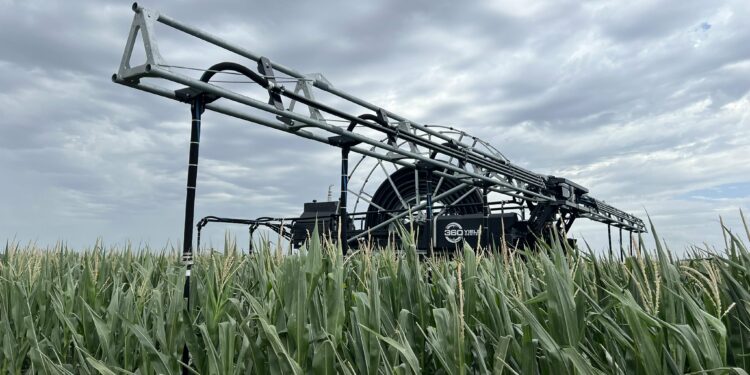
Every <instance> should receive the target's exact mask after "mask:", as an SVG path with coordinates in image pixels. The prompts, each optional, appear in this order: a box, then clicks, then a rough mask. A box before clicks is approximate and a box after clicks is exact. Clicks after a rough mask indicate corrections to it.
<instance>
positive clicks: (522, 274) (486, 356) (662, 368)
mask: <svg viewBox="0 0 750 375" xmlns="http://www.w3.org/2000/svg"><path fill="white" fill-rule="evenodd" d="M724 230H725V233H726V238H727V249H726V250H724V251H722V252H721V253H714V252H711V251H703V252H701V251H699V250H697V249H696V250H694V251H693V252H692V253H691V254H689V256H686V257H683V258H682V259H677V258H676V257H674V256H673V255H672V253H671V252H670V251H669V250H668V249H667V248H665V247H664V245H663V244H662V243H661V242H660V241H659V239H658V237H657V238H655V239H656V243H657V246H656V248H655V249H653V250H651V251H646V250H645V249H643V247H642V246H638V247H636V252H635V254H634V255H633V256H632V257H628V258H627V259H626V260H625V261H624V262H621V261H620V260H619V259H614V258H612V257H607V256H594V255H592V254H590V252H587V251H578V250H574V249H571V248H567V244H564V243H563V244H561V243H559V242H558V243H552V244H550V245H549V246H543V247H541V248H539V249H536V250H535V251H533V252H518V253H512V252H505V253H502V252H499V253H494V252H484V251H481V249H480V250H477V251H474V250H472V249H468V248H467V249H464V251H463V253H462V254H460V255H459V256H457V257H455V258H453V259H444V258H432V259H429V260H426V261H420V260H419V259H418V256H417V254H416V252H415V251H414V248H413V245H411V243H412V242H410V241H409V236H408V235H404V245H403V247H404V249H403V251H395V250H394V249H392V248H386V249H381V250H379V251H369V250H365V251H361V252H359V253H355V254H353V255H350V256H346V257H343V256H342V255H341V252H340V250H339V249H338V248H336V247H335V246H333V245H330V244H329V243H327V242H321V241H320V240H317V236H313V239H312V240H310V242H309V243H308V244H307V245H306V246H305V248H304V249H303V250H302V251H301V252H300V253H299V254H295V255H281V254H280V252H278V249H276V248H273V246H270V245H268V244H267V243H266V244H265V246H260V247H259V248H260V249H259V250H258V251H256V252H255V253H254V254H253V255H250V256H248V255H243V254H240V253H238V251H237V247H236V246H235V244H233V243H232V242H231V241H229V240H228V241H227V242H226V244H225V249H224V251H223V252H222V253H218V252H209V251H203V252H202V254H201V255H200V256H198V257H197V259H196V264H195V266H194V267H193V271H192V278H191V279H192V282H193V284H192V287H191V291H192V294H191V300H192V302H191V303H192V306H191V307H190V308H187V306H186V303H185V300H184V299H183V282H184V267H183V265H182V264H181V263H180V261H179V256H178V253H177V252H176V251H173V250H171V251H168V250H165V251H161V252H158V251H152V250H148V249H142V250H132V249H130V248H124V249H104V248H103V247H102V246H101V245H98V246H96V247H95V248H93V249H90V250H87V251H81V252H79V251H71V250H69V249H66V248H65V247H64V246H59V247H57V248H54V249H45V250H40V249H37V248H36V247H34V246H33V245H29V246H26V247H22V246H18V245H14V244H9V245H6V247H5V251H4V252H3V254H2V255H0V340H2V350H1V351H0V373H3V374H24V373H41V374H97V373H100V374H154V373H160V374H176V373H179V372H180V370H181V365H182V364H181V362H180V358H181V354H182V350H183V345H184V344H185V343H187V345H188V348H189V350H190V353H191V355H192V362H191V364H190V366H191V367H190V369H191V371H193V372H194V373H200V374H247V373H257V374H308V373H313V374H333V373H343V374H412V373H414V374H416V373H428V374H454V375H458V374H475V373H477V374H485V373H494V374H670V373H672V374H682V373H711V374H714V373H716V374H721V373H738V374H746V372H745V370H743V369H748V368H750V252H749V251H748V249H747V247H746V246H745V245H744V243H743V241H742V240H741V239H740V238H738V237H737V236H735V235H734V234H733V233H731V232H729V231H728V230H726V229H724ZM652 233H654V232H653V231H652ZM747 235H748V239H750V232H748V233H747ZM654 236H656V235H655V234H654Z"/></svg>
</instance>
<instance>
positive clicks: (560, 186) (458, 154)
mask: <svg viewBox="0 0 750 375" xmlns="http://www.w3.org/2000/svg"><path fill="white" fill-rule="evenodd" d="M133 10H134V11H135V16H134V19H133V23H132V26H131V30H130V34H129V37H128V41H127V44H126V48H125V51H124V53H123V57H122V61H121V64H120V68H119V70H118V72H117V73H116V74H114V75H113V77H112V79H113V81H115V82H117V83H120V84H123V85H126V86H129V87H133V88H136V89H139V90H143V91H146V92H150V93H153V94H156V95H159V96H163V97H166V98H170V99H174V100H178V101H182V102H188V103H194V100H195V99H196V98H198V97H199V96H202V97H204V98H210V100H205V103H204V104H203V105H204V107H205V109H206V110H210V111H214V112H218V113H222V114H225V115H228V116H232V117H235V118H239V119H242V120H246V121H249V122H252V123H256V124H259V125H263V126H267V127H270V128H273V129H277V130H281V131H284V132H287V133H291V134H294V135H297V136H300V137H304V138H308V139H312V140H315V141H318V142H321V143H325V144H329V145H333V146H337V147H342V148H344V147H346V148H347V149H348V150H349V151H352V152H355V153H359V154H362V155H366V156H369V157H373V158H376V159H380V160H384V161H388V162H391V163H394V164H397V165H400V166H403V167H409V168H415V169H418V168H427V169H429V170H431V171H434V173H436V174H438V175H441V176H443V177H445V178H451V179H456V180H458V181H460V182H461V183H462V184H465V185H467V186H475V187H478V188H481V189H487V190H488V191H493V192H497V193H501V194H505V195H507V196H510V197H513V198H514V199H518V200H520V201H524V202H528V203H529V205H530V206H531V205H546V206H551V207H554V210H553V211H555V212H565V213H569V214H571V217H584V218H588V219H591V220H594V221H599V222H602V223H606V224H608V225H612V226H616V227H618V228H621V229H625V230H628V231H632V232H644V231H645V226H644V224H643V222H642V221H641V220H640V219H639V218H637V217H635V216H633V215H630V214H628V213H626V212H623V211H621V210H618V209H616V208H614V207H612V206H610V205H607V204H605V203H603V202H601V201H598V200H596V199H594V198H592V197H590V196H588V190H587V189H585V188H583V187H582V186H580V185H577V184H575V183H573V182H571V181H569V180H566V179H563V178H557V177H554V176H546V175H541V174H537V173H534V172H531V171H529V170H526V169H524V168H522V167H519V166H517V165H514V164H512V163H510V162H509V161H508V160H507V159H504V158H502V157H498V156H497V155H492V154H490V153H486V152H482V151H481V150H478V149H475V148H473V147H471V146H470V145H468V144H465V143H462V142H460V141H457V140H455V139H452V138H449V137H446V136H445V135H443V134H441V133H440V132H438V131H436V130H434V129H432V128H430V127H429V126H426V125H422V124H419V123H417V122H415V121H412V120H409V119H407V118H405V117H403V116H401V115H398V114H396V113H394V112H391V111H388V110H386V109H383V108H380V107H378V106H376V105H374V104H371V103H369V102H367V101H365V100H363V99H360V98H357V97H355V96H353V95H351V94H348V93H346V92H344V91H341V90H339V89H336V88H334V87H333V86H332V85H331V84H330V83H329V82H328V81H327V80H326V79H325V78H323V77H322V75H320V74H314V75H306V74H302V73H300V72H297V71H296V70H294V69H291V68H289V67H286V66H284V65H281V64H279V63H276V62H274V61H271V60H269V59H268V58H266V57H262V56H260V55H258V54H256V53H253V52H251V51H249V50H247V49H245V48H243V47H240V46H238V45H235V44H232V43H229V42H227V41H225V40H222V39H221V38H218V37H216V36H213V35H211V34H209V33H206V32H203V31H201V30H198V29H196V28H193V27H191V26H188V25H186V24H183V23H181V22H179V21H177V20H175V19H173V18H170V17H169V16H166V15H164V14H160V13H158V12H155V11H153V10H149V9H146V8H143V7H140V6H138V4H133ZM157 23H160V24H163V25H166V26H169V27H172V28H174V29H176V30H178V31H181V32H183V33H186V34H188V35H191V36H193V37H196V38H198V39H201V40H203V41H205V42H208V43H211V44H213V45H215V46H217V47H220V48H222V49H224V50H227V51H230V52H233V53H234V54H236V55H237V56H238V58H247V59H250V60H252V61H255V62H256V63H257V64H258V72H259V73H255V72H252V74H253V76H252V77H251V76H250V75H248V74H247V73H243V74H244V75H245V76H248V77H250V78H252V80H253V81H254V82H255V83H256V84H258V85H259V86H260V87H262V88H264V89H266V90H267V91H268V97H269V100H268V101H261V100H258V99H255V98H251V97H248V96H246V95H243V94H240V93H237V92H235V91H232V90H229V89H227V88H225V87H222V86H219V85H217V84H213V83H211V82H210V76H211V75H213V73H216V71H217V70H219V71H220V70H223V67H224V66H225V65H222V64H228V63H222V64H217V65H216V66H215V67H217V66H218V67H220V68H215V67H212V68H209V69H208V71H210V72H212V74H208V78H205V77H206V75H204V77H203V78H205V79H203V78H202V79H195V78H192V77H189V76H187V75H183V74H180V73H178V72H176V71H175V70H176V69H174V68H176V67H177V66H175V65H169V64H167V63H166V62H165V61H164V60H163V58H162V57H161V55H160V53H159V50H158V45H157V41H156V38H155V32H154V29H155V26H156V24H157ZM138 34H140V35H141V36H142V39H143V45H144V48H145V51H146V61H145V62H144V63H143V64H140V65H137V66H131V65H130V64H131V62H130V60H131V55H132V52H133V49H134V47H135V44H136V41H137V40H138V39H139V38H138ZM229 64H231V63H229ZM234 65H237V64H233V66H234ZM244 69H247V68H244ZM232 70H234V71H238V70H237V69H236V68H234V69H232ZM247 70H249V69H247ZM278 73H282V74H284V75H286V77H277V76H276V74H278ZM147 79H151V80H154V79H155V80H166V81H171V82H174V83H177V84H179V85H182V86H184V87H185V88H184V89H181V90H177V91H174V90H170V89H167V88H165V87H163V86H157V85H154V84H151V83H148V82H144V81H145V80H147ZM277 79H278V80H281V79H285V80H289V79H292V80H294V81H295V82H296V83H297V89H295V90H287V89H286V88H285V87H284V86H283V85H282V84H280V83H279V82H277ZM316 90H319V91H322V92H326V93H329V94H332V95H335V96H336V97H338V98H340V99H343V100H344V101H345V102H347V104H348V105H347V107H355V108H359V110H360V111H361V113H366V114H371V115H370V116H371V117H373V115H375V114H377V116H378V120H379V121H374V120H372V119H370V118H369V117H366V116H358V115H355V114H352V113H350V112H347V111H344V110H341V109H339V108H337V107H335V106H333V105H329V104H326V103H324V102H322V101H319V100H316V99H315V96H314V92H315V91H316ZM216 99H224V100H229V101H232V102H234V103H238V104H241V105H243V106H244V107H242V108H243V109H238V107H237V106H236V105H235V106H229V105H226V104H222V103H215V102H213V101H214V100H216ZM282 99H286V100H288V101H289V106H288V108H284V106H283V104H282ZM295 103H300V104H304V105H306V106H307V107H308V109H309V115H308V114H304V113H300V112H294V111H293V108H294V104H295ZM253 109H254V110H256V112H257V111H260V112H266V113H270V114H273V115H275V116H276V119H277V120H272V119H269V118H268V117H265V118H264V117H260V116H258V115H256V114H253V113H252V110H253ZM323 114H325V115H326V116H327V117H328V119H326V118H325V117H324V116H323ZM363 117H364V118H363ZM373 118H374V117H373ZM330 121H342V122H349V123H350V126H348V127H339V126H335V125H331V124H330V123H329V122H330ZM372 134H380V135H381V136H382V137H384V138H382V137H373V136H372ZM384 139H385V140H387V141H384ZM416 149H420V150H425V152H417V151H415V150H416ZM571 220H572V219H571Z"/></svg>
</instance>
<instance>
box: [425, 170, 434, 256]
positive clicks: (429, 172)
mask: <svg viewBox="0 0 750 375" xmlns="http://www.w3.org/2000/svg"><path fill="white" fill-rule="evenodd" d="M425 171H426V172H427V173H426V175H427V177H426V181H425V183H426V189H425V190H427V192H426V193H427V207H425V209H426V211H425V212H426V218H427V223H426V224H425V232H427V249H429V251H430V255H432V246H433V245H434V244H433V243H432V170H431V169H429V168H427V169H426V170H425Z"/></svg>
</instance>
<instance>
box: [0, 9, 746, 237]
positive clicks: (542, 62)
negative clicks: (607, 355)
mask: <svg viewBox="0 0 750 375" xmlns="http://www.w3.org/2000/svg"><path fill="white" fill-rule="evenodd" d="M145 5H146V6H150V7H153V8H156V9H159V10H161V11H164V12H165V13H167V14H169V15H171V16H172V17H174V18H177V19H180V20H182V21H184V22H187V23H190V24H193V25H196V26H198V27H201V28H203V29H205V30H207V31H210V32H213V33H216V34H218V35H220V36H222V37H224V38H226V39H228V40H231V41H234V42H238V43H241V44H243V45H245V46H247V47H248V48H249V49H251V50H254V51H257V52H260V53H263V54H265V55H266V56H269V57H271V58H272V59H273V60H275V61H279V62H282V63H284V64H286V65H288V66H292V67H295V68H296V69H298V70H300V71H303V72H322V73H324V74H325V75H326V76H327V77H328V78H329V79H330V80H331V81H332V82H333V83H334V85H336V86H337V87H339V88H341V89H344V90H346V91H349V92H352V93H354V94H355V95H358V96H360V97H363V98H366V99H368V100H370V101H371V102H374V103H378V104H379V105H382V106H384V107H386V108H389V109H392V110H394V111H396V112H398V113H401V114H404V115H407V116H408V117H410V118H412V119H414V120H417V121H420V122H423V123H440V124H448V125H453V126H457V127H460V128H463V129H465V130H468V131H470V132H472V133H474V134H476V135H478V136H480V137H482V138H484V139H487V140H491V141H492V143H493V144H494V145H495V146H497V147H498V148H499V149H500V150H501V151H503V153H504V154H505V155H506V156H508V157H510V158H511V160H513V161H515V162H517V163H519V164H521V165H523V166H525V167H527V168H529V169H532V170H535V171H538V172H541V173H551V174H556V175H561V176H566V177H569V178H571V179H573V180H575V181H578V182H581V183H582V184H584V185H586V186H588V187H590V188H591V191H592V195H594V196H596V197H598V198H601V199H604V200H606V201H608V202H609V203H612V204H614V205H616V206H618V207H622V208H623V209H626V210H630V211H632V212H634V213H637V214H639V215H642V214H643V213H644V207H645V208H646V209H648V212H649V213H650V215H651V217H652V218H653V219H654V221H655V223H656V224H657V227H658V228H659V229H660V232H661V233H662V234H663V236H664V237H665V238H667V239H669V240H671V241H673V247H676V248H680V247H683V246H685V245H686V244H691V243H701V242H704V241H705V242H708V243H709V244H712V245H717V244H720V243H721V242H722V241H723V240H722V239H721V235H720V232H719V228H718V222H717V220H718V219H717V218H718V216H719V215H726V216H728V217H729V218H731V219H732V220H734V223H735V224H736V218H737V213H736V210H737V209H738V208H741V207H744V208H746V211H747V207H748V201H750V191H747V186H750V185H748V184H747V183H748V182H749V181H750V180H749V179H748V178H747V177H746V176H748V172H750V167H748V165H750V163H747V150H748V147H749V146H750V134H749V131H748V122H747V117H748V109H749V108H750V97H748V85H750V78H748V77H750V47H748V46H750V29H749V28H748V26H747V25H746V22H745V20H746V19H747V18H748V16H750V14H748V13H750V9H748V8H747V7H746V6H744V4H743V3H742V2H740V1H734V0H727V1H722V2H719V3H705V2H700V1H661V2H651V1H641V2H628V3H622V2H616V1H609V2H597V3H578V2H559V1H550V2H538V3H535V4H534V5H533V6H532V5H528V4H526V2H522V1H508V2H505V3H503V4H501V5H499V6H498V5H495V4H487V5H471V6H468V5H466V4H463V3H460V2H455V1H453V2H452V1H437V2H435V1H430V2H426V1H423V2H419V1H418V2H398V1H387V2H379V3H366V4H365V3H358V2H344V3H338V2H325V3H321V2H305V3H301V4H295V3H287V2H265V3H242V4H216V3H214V2H183V3H180V4H179V5H176V4H172V3H158V2H157V3H153V4H151V3H148V4H145ZM4 8H5V9H6V11H5V12H3V13H1V14H0V25H3V26H2V29H3V31H4V32H3V33H0V49H1V50H2V51H3V54H2V55H0V87H2V90H0V108H2V111H0V165H2V173H3V176H4V180H5V181H4V182H3V183H2V184H0V207H2V208H3V209H2V211H3V212H4V214H3V215H0V228H2V230H0V237H5V238H13V237H16V238H17V239H19V240H22V241H25V240H38V241H40V243H50V242H54V241H56V240H68V241H70V243H71V244H72V245H75V246H80V245H83V244H90V243H92V242H93V240H94V238H95V237H96V236H103V237H104V238H105V240H108V241H123V240H125V239H131V240H133V241H136V242H137V241H149V242H151V243H152V245H154V246H159V245H161V244H163V243H166V241H167V240H172V241H174V240H176V239H179V238H180V226H181V224H180V223H181V221H182V209H183V208H182V204H183V200H184V184H185V171H184V167H185V164H186V162H187V140H188V136H189V134H188V126H189V123H188V111H187V107H186V106H184V105H181V104H179V103H174V102H170V101H167V100H164V99H161V98H157V97H153V96H149V95H147V94H144V93H141V92H136V91H134V90H129V89H127V88H124V87H122V86H118V85H115V84H112V83H111V82H110V80H109V76H110V75H111V73H112V72H113V71H115V70H116V68H117V65H118V63H119V60H120V56H121V53H122V48H123V47H124V44H125V38H126V35H127V31H128V28H129V25H130V21H131V18H132V12H131V11H130V9H129V7H128V6H127V5H126V4H122V3H117V2H101V1H100V2H73V3H71V2H57V3H55V2H51V3H50V2H46V3H44V4H43V5H40V4H35V3H33V2H22V1H18V2H14V1H10V2H6V3H4ZM158 37H159V41H160V43H161V47H162V53H163V54H164V56H165V58H166V59H167V60H168V61H170V62H173V63H174V64H176V65H186V66H197V67H206V66H209V65H211V64H213V63H215V62H218V61H222V60H224V59H226V58H227V55H226V54H223V53H222V52H221V51H220V50H218V49H215V48H214V49H212V48H210V47H209V46H206V45H205V44H201V43H198V42H196V40H194V39H190V38H185V37H184V36H181V35H180V34H178V33H175V32H171V31H169V30H168V29H167V28H160V29H159V33H158ZM232 59H233V60H236V61H238V62H241V63H247V61H242V59H237V58H235V57H233V58H232ZM183 73H186V74H191V72H183ZM237 88H238V89H240V90H246V91H247V92H248V93H249V94H252V93H255V95H254V96H255V97H262V93H261V92H260V91H257V89H253V88H250V87H246V86H241V85H237ZM254 90H255V91H254ZM258 94H260V95H258ZM337 155H338V151H337V150H334V149H330V148H328V147H326V146H324V145H319V144H315V143H314V142H310V141H306V140H304V139H299V138H296V137H291V136H288V135H286V134H283V133H279V132H275V131H273V130H270V129H265V128H262V127H258V126H253V125H250V124H246V123H242V122H240V121H237V120H234V119H229V118H226V117H222V116H221V115H217V114H207V115H206V116H205V125H204V132H203V137H202V150H201V157H202V159H201V169H200V174H199V200H198V216H202V215H206V214H218V215H224V216H240V217H253V216H260V215H295V214H297V213H298V211H299V210H301V204H302V203H303V202H305V201H309V200H310V199H323V198H324V197H325V194H326V190H327V187H328V185H329V184H335V183H337V181H338V177H337V174H338V172H337V167H336V165H337V163H338V162H337ZM329 166H330V167H329ZM724 186H738V188H736V189H735V190H737V189H739V192H738V193H733V195H732V196H731V197H724V196H711V194H712V192H716V191H723V190H721V189H722V187H724ZM712 189H713V190H712ZM735 190H733V191H735ZM696 192H697V193H696ZM714 194H715V195H716V194H718V193H714ZM575 228H576V229H575V231H576V233H578V234H580V235H583V236H585V237H586V238H588V239H590V242H591V243H592V244H595V245H597V246H600V247H601V246H603V243H604V242H603V241H604V238H606V231H605V230H603V229H602V228H601V227H600V226H594V225H590V224H586V223H584V222H581V223H578V224H576V226H575ZM211 233H213V234H212V236H211V238H214V236H215V238H214V239H215V242H220V241H219V240H218V239H220V238H221V233H222V232H221V230H219V229H216V230H213V231H212V232H211ZM238 233H240V232H238Z"/></svg>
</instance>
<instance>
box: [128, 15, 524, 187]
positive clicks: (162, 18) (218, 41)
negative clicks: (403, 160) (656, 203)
mask: <svg viewBox="0 0 750 375" xmlns="http://www.w3.org/2000/svg"><path fill="white" fill-rule="evenodd" d="M141 9H143V8H142V7H140V6H138V5H137V3H134V4H133V10H134V11H135V12H136V13H138V12H140V10H141ZM158 14H159V17H158V19H157V21H158V22H160V23H162V24H164V25H167V26H170V27H172V28H174V29H177V30H180V31H182V32H184V33H186V34H189V35H192V36H194V37H196V38H198V39H201V40H203V41H206V42H208V43H211V44H213V45H216V46H218V47H221V48H224V49H227V50H229V51H231V52H234V53H236V54H238V55H240V56H243V57H245V58H248V59H250V60H253V61H255V62H258V61H259V60H260V57H261V56H260V55H258V54H256V53H254V52H252V51H250V50H248V49H246V48H243V47H240V46H237V45H234V44H232V43H230V42H228V41H226V40H224V39H223V38H220V37H217V36H215V35H213V34H211V33H207V32H205V31H202V30H199V29H197V28H195V27H192V26H190V25H187V24H185V23H183V22H180V21H178V20H176V19H174V18H172V17H169V16H168V15H165V14H162V13H158ZM271 66H272V67H273V68H274V69H275V70H278V71H280V72H283V73H285V74H287V75H289V76H291V77H295V78H307V76H305V75H304V74H302V73H300V72H298V71H296V70H294V69H292V68H289V67H287V66H285V65H282V64H280V63H277V62H274V61H271ZM314 86H315V87H317V88H319V89H321V90H323V91H326V92H329V93H331V94H333V95H336V96H338V97H340V98H342V99H346V100H348V101H350V102H352V103H355V104H358V105H360V106H362V107H365V108H368V109H370V110H372V111H377V110H378V109H380V107H378V106H376V105H374V104H372V103H370V102H367V101H366V100H364V99H361V98H358V97H356V96H354V95H350V94H348V93H346V92H343V91H340V90H338V89H336V88H334V87H332V86H331V85H329V84H327V83H325V82H323V81H320V80H317V79H316V80H315V81H314ZM385 111H386V114H387V115H388V117H389V118H393V119H395V120H397V121H406V122H409V123H410V124H411V125H412V126H414V127H415V128H417V129H419V130H420V131H423V132H425V133H427V134H431V135H433V136H435V137H438V138H440V139H443V140H445V141H452V142H455V143H456V144H457V145H459V146H461V147H463V148H469V146H468V145H466V144H464V143H461V142H458V141H456V140H455V139H452V138H450V137H448V136H446V135H445V134H442V133H440V132H437V131H435V130H432V129H429V128H428V127H426V126H424V125H422V124H419V123H417V122H415V121H412V120H409V119H407V118H405V117H403V116H401V115H398V114H396V113H394V112H391V111H387V110H385ZM471 152H474V153H477V154H479V155H482V156H484V157H487V158H491V159H494V160H495V161H498V162H505V161H504V160H502V159H499V158H497V157H496V156H494V155H491V154H488V153H485V152H483V151H481V150H472V151H471ZM526 172H528V173H532V174H535V173H534V172H531V171H526Z"/></svg>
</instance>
